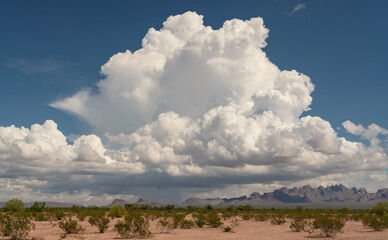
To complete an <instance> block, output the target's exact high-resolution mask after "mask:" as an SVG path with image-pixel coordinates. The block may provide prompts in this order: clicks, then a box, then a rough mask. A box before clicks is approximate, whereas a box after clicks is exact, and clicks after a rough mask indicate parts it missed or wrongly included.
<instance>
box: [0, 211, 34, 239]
mask: <svg viewBox="0 0 388 240" xmlns="http://www.w3.org/2000/svg"><path fill="white" fill-rule="evenodd" d="M34 228H35V225H34V224H33V223H32V222H31V219H30V218H29V217H28V216H26V215H11V214H7V215H0V231H1V233H2V234H3V236H6V237H10V238H11V240H23V239H26V238H27V236H28V234H29V231H30V230H31V229H34Z"/></svg>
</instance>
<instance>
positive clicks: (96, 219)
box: [89, 214, 110, 233]
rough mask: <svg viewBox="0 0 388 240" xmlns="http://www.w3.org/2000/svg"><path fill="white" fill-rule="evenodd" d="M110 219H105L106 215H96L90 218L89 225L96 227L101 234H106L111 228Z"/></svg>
mask: <svg viewBox="0 0 388 240" xmlns="http://www.w3.org/2000/svg"><path fill="white" fill-rule="evenodd" d="M109 222H110V220H109V218H107V217H105V214H95V215H93V216H91V217H89V223H90V224H91V225H92V226H96V227H97V228H98V231H99V232H100V233H104V232H105V231H106V230H107V229H108V228H109Z"/></svg>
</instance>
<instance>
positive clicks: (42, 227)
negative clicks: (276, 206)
mask: <svg viewBox="0 0 388 240" xmlns="http://www.w3.org/2000/svg"><path fill="white" fill-rule="evenodd" d="M116 222H117V219H114V220H112V221H111V222H110V227H109V229H108V230H107V231H106V232H105V233H103V234H101V233H98V230H97V228H96V227H94V226H91V225H90V224H89V223H88V221H86V220H85V221H83V222H79V223H80V224H81V225H82V226H83V227H84V228H85V229H86V232H85V233H83V234H69V235H67V237H66V238H65V239H90V240H94V239H96V240H98V239H121V237H120V236H118V235H117V232H115V231H113V225H114V224H115V223H116ZM34 223H35V224H36V227H35V230H33V231H32V232H31V233H30V237H35V238H36V239H39V240H43V239H45V240H58V239H60V238H59V236H60V234H61V233H63V231H62V230H61V229H60V228H59V227H58V225H56V226H53V225H52V224H51V223H50V222H34ZM231 224H232V223H231V222H228V221H226V222H225V223H224V226H228V225H231ZM150 230H151V232H152V233H153V235H152V237H151V238H150V239H151V240H153V239H155V240H158V239H171V240H187V239H201V240H207V239H241V240H250V239H255V240H256V239H257V240H258V239H306V240H308V239H317V238H318V236H316V235H309V234H308V233H305V232H299V233H297V232H291V230H290V223H289V222H287V223H285V224H284V225H272V224H271V223H270V222H256V221H243V220H239V221H237V226H234V227H233V229H232V232H223V229H222V228H218V229H215V228H207V227H204V228H192V229H173V230H171V231H170V232H169V233H160V231H159V230H158V228H157V224H156V221H151V226H150ZM0 239H7V238H4V237H0ZM318 239H325V238H318ZM326 239H357V240H361V239H365V240H367V239H368V240H369V239H371V240H372V239H376V240H377V239H379V240H383V239H384V240H388V230H387V229H386V230H385V231H380V232H376V231H373V230H371V229H367V228H364V226H363V225H362V223H361V222H353V221H348V222H346V225H345V227H344V228H343V233H339V234H337V235H336V236H335V237H334V238H326Z"/></svg>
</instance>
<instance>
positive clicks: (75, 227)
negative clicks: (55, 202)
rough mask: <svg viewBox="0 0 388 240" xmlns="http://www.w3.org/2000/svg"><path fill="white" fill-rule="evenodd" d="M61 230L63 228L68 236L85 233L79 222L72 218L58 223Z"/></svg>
mask: <svg viewBox="0 0 388 240" xmlns="http://www.w3.org/2000/svg"><path fill="white" fill-rule="evenodd" d="M58 226H59V228H61V229H62V230H63V231H64V232H65V233H66V234H74V233H75V234H76V233H83V232H85V229H84V228H83V227H82V226H81V225H79V224H78V222H77V220H73V219H71V218H68V217H67V218H66V217H65V218H63V219H62V221H60V222H59V223H58Z"/></svg>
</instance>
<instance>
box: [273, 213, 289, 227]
mask: <svg viewBox="0 0 388 240" xmlns="http://www.w3.org/2000/svg"><path fill="white" fill-rule="evenodd" d="M285 222H286V219H285V218H284V215H282V214H276V215H273V216H272V217H271V223H272V224H273V225H281V224H284V223H285Z"/></svg>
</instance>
